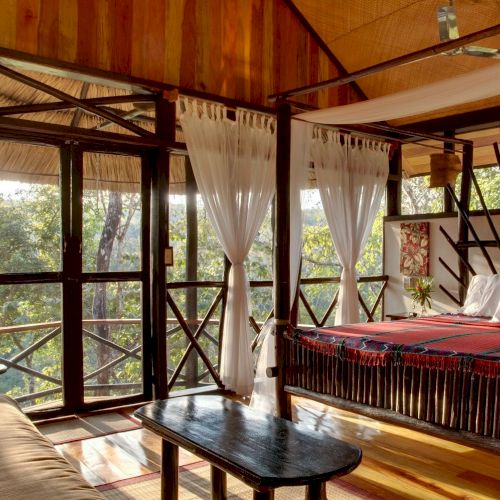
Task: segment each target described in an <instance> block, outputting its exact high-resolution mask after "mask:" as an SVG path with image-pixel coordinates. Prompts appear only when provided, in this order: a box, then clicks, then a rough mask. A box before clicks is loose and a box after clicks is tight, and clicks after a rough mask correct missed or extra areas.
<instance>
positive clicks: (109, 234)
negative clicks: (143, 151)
mask: <svg viewBox="0 0 500 500" xmlns="http://www.w3.org/2000/svg"><path fill="white" fill-rule="evenodd" d="M83 178H84V181H83V187H84V190H83V245H82V247H83V249H82V251H83V270H84V272H108V271H139V270H140V269H141V185H140V179H141V161H140V158H137V157H133V156H121V155H109V154H100V153H85V154H84V161H83Z"/></svg>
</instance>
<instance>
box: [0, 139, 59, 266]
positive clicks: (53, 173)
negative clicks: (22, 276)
mask: <svg viewBox="0 0 500 500" xmlns="http://www.w3.org/2000/svg"><path fill="white" fill-rule="evenodd" d="M60 267H61V203H60V190H59V149H58V148H55V147H50V146H33V145H30V144H22V143H11V142H6V141H0V273H35V272H50V271H59V270H60Z"/></svg>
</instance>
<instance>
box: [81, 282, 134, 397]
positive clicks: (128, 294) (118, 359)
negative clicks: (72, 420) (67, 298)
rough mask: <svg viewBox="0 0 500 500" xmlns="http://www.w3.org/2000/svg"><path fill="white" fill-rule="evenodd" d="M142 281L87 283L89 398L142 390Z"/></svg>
mask: <svg viewBox="0 0 500 500" xmlns="http://www.w3.org/2000/svg"><path fill="white" fill-rule="evenodd" d="M141 316H142V308H141V284H140V283H136V282H108V283H87V284H85V285H84V286H83V358H84V359H83V363H84V387H85V400H92V399H95V398H101V399H102V398H113V397H117V396H124V395H127V394H137V393H141V392H142V327H141Z"/></svg>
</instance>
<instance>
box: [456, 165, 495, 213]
mask: <svg viewBox="0 0 500 500" xmlns="http://www.w3.org/2000/svg"><path fill="white" fill-rule="evenodd" d="M474 174H475V176H476V179H477V183H478V184H479V189H480V190H481V194H482V195H483V198H484V202H485V203H486V207H487V208H488V210H493V209H495V208H500V167H499V166H498V165H495V166H493V167H486V168H475V169H474ZM461 181H462V174H458V177H457V182H456V185H455V193H456V195H457V197H458V199H460V184H461ZM470 209H471V210H482V209H483V207H482V205H481V200H480V199H479V195H478V194H477V190H476V188H475V186H474V184H473V183H472V182H471V191H470Z"/></svg>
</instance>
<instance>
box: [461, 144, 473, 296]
mask: <svg viewBox="0 0 500 500" xmlns="http://www.w3.org/2000/svg"><path fill="white" fill-rule="evenodd" d="M473 151H474V147H473V145H472V144H464V146H463V160H462V162H463V164H462V185H461V186H460V204H461V205H462V207H463V209H464V211H465V214H466V215H467V216H468V215H469V209H470V191H471V189H470V188H471V175H470V172H471V170H472V168H473V165H474V162H473ZM468 239H469V229H468V227H467V224H466V222H465V220H464V217H460V216H459V219H458V241H459V242H461V243H465V242H467V241H468ZM460 254H461V256H462V257H463V259H465V260H466V261H467V262H468V260H469V250H468V248H467V247H466V246H464V247H463V248H461V249H460ZM458 270H459V275H460V279H461V281H462V283H464V284H465V285H466V286H465V287H464V286H462V285H461V286H460V288H459V297H460V303H461V304H462V305H463V303H464V302H465V295H466V293H467V286H468V285H469V273H468V269H467V266H466V265H465V263H464V262H463V261H462V259H459V262H458Z"/></svg>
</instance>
